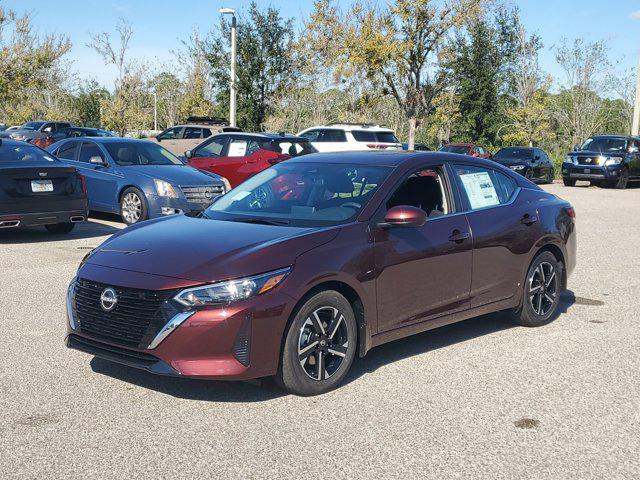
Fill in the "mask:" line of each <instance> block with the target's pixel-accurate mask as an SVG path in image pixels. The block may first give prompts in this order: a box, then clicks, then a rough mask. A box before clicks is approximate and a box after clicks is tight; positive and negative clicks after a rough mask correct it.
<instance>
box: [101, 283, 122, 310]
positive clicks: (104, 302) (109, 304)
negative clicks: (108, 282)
mask: <svg viewBox="0 0 640 480" xmlns="http://www.w3.org/2000/svg"><path fill="white" fill-rule="evenodd" d="M117 304H118V295H117V294H116V291H115V290H114V289H113V288H105V289H104V291H103V292H102V295H100V306H101V307H102V309H103V310H104V311H105V312H110V311H111V310H113V309H114V308H116V305H117Z"/></svg>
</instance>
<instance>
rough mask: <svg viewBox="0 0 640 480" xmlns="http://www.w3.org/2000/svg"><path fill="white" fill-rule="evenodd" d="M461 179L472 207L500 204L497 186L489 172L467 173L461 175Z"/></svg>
mask: <svg viewBox="0 0 640 480" xmlns="http://www.w3.org/2000/svg"><path fill="white" fill-rule="evenodd" d="M460 179H461V180H462V184H463V185H464V189H465V191H466V192H467V197H468V198H469V203H470V204H471V208H472V209H474V210H475V209H478V208H484V207H491V206H493V205H499V204H500V200H499V199H498V194H497V192H496V188H495V187H494V185H493V181H492V180H491V177H490V176H489V174H488V173H487V172H478V173H467V174H465V175H460Z"/></svg>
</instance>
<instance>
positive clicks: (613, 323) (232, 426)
mask: <svg viewBox="0 0 640 480" xmlns="http://www.w3.org/2000/svg"><path fill="white" fill-rule="evenodd" d="M544 188H545V189H548V190H549V191H551V192H553V193H557V194H559V195H560V196H562V197H563V198H566V199H567V200H569V201H571V202H572V203H573V205H574V207H575V209H576V212H577V226H578V265H577V267H576V270H575V272H574V274H573V276H572V277H571V278H570V279H569V288H570V291H569V292H567V294H566V295H565V296H564V300H563V305H562V309H563V311H564V313H563V314H562V315H560V317H559V318H558V319H557V320H556V321H555V322H554V323H552V324H550V325H548V326H545V327H542V328H538V329H527V328H522V327H511V326H510V325H509V324H508V323H505V322H504V320H503V319H502V318H500V316H492V317H482V318H477V319H472V320H469V321H466V322H463V323H460V324H457V325H452V326H448V327H444V328H441V329H439V330H434V331H431V332H427V333H424V334H421V335H418V336H415V337H411V338H408V339H405V340H400V341H397V342H394V343H391V344H388V345H384V346H382V347H379V348H377V349H374V350H372V351H371V352H370V353H369V355H368V356H367V357H366V358H365V359H363V360H361V361H359V362H358V363H357V364H356V365H355V367H354V369H353V371H352V372H351V374H350V375H349V377H348V379H347V382H346V384H345V385H344V386H342V387H341V388H339V389H338V390H336V391H333V392H331V393H329V394H326V395H323V396H321V397H315V398H299V397H295V396H291V395H284V394H283V393H282V392H280V391H279V390H277V389H276V388H275V387H272V386H270V385H259V384H252V383H223V382H203V381H192V380H186V379H175V378H164V377H154V376H151V375H150V374H146V373H142V372H138V371H136V370H133V369H130V368H126V367H122V366H118V365H113V364H110V363H108V362H106V361H102V360H98V359H92V358H91V357H90V356H88V355H86V354H83V353H80V352H75V351H70V350H67V349H66V348H65V347H64V346H63V343H62V340H63V334H64V330H65V323H64V322H65V321H64V298H65V292H66V287H67V284H68V282H69V280H70V279H71V278H72V277H73V276H74V273H75V271H76V268H77V266H78V264H79V262H80V259H81V258H82V257H83V256H84V255H85V254H86V253H87V249H88V248H91V247H93V246H96V245H98V244H99V243H100V242H101V241H103V240H104V239H105V238H107V236H108V235H110V234H111V233H113V232H114V231H116V229H117V228H121V227H122V225H121V224H119V223H117V222H115V221H114V219H113V218H107V217H101V218H100V219H94V220H92V221H91V222H89V223H87V224H86V225H83V226H81V227H80V228H78V229H77V230H76V231H75V232H74V233H73V234H71V235H70V236H68V237H56V238H53V237H51V236H49V235H48V234H47V233H46V232H45V231H44V229H31V230H25V231H15V232H14V231H0V291H1V295H0V305H1V307H2V308H1V310H0V311H1V312H2V318H1V319H0V322H1V325H2V332H3V333H2V335H1V336H0V352H1V355H2V361H1V362H0V429H1V432H0V451H1V452H2V453H1V454H0V472H2V476H3V477H4V478H66V477H77V478H95V477H98V476H100V477H107V478H126V477H128V476H131V477H134V478H139V477H143V476H144V477H148V478H296V479H299V478H320V477H322V478H334V479H341V478H390V477H395V478H399V477H402V478H425V477H428V478H531V479H542V478H549V479H561V478H562V479H564V478H576V479H577V478H579V479H585V478H638V476H639V475H640V455H639V454H638V452H640V374H639V372H640V335H639V332H640V326H639V324H640V311H639V309H638V292H639V291H640V274H639V272H640V249H639V247H638V243H639V241H640V222H638V214H639V213H640V188H633V189H629V190H625V191H617V190H603V189H599V188H596V187H591V188H587V187H583V188H580V187H578V188H565V187H563V186H562V185H560V184H554V185H550V186H545V187H544Z"/></svg>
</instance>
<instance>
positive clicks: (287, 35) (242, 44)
mask: <svg viewBox="0 0 640 480" xmlns="http://www.w3.org/2000/svg"><path fill="white" fill-rule="evenodd" d="M293 30H294V28H293V20H292V19H288V20H284V19H283V18H282V17H280V13H279V12H278V10H276V9H275V8H272V7H269V8H267V9H266V10H260V9H259V8H258V5H257V4H256V2H251V4H250V6H249V12H248V16H246V17H245V16H244V15H240V18H239V20H238V30H237V69H236V71H237V82H236V86H237V90H238V105H237V121H238V126H240V127H241V128H243V129H246V130H261V129H262V128H263V123H264V121H265V119H266V117H267V116H268V115H269V113H270V112H271V111H272V107H271V102H272V101H274V100H275V99H276V97H277V96H278V94H279V92H281V91H282V90H283V89H284V88H285V86H286V85H288V84H289V83H290V82H291V81H292V79H293V77H294V76H295V70H294V65H293V62H292V57H291V54H290V51H291V48H290V47H291V43H292V40H293V33H292V32H293ZM229 35H230V24H229V22H228V21H227V20H225V19H224V17H222V18H221V20H220V27H219V29H218V30H217V31H216V32H213V34H212V35H211V36H210V38H209V39H208V41H207V42H206V44H205V48H204V51H205V55H206V58H207V60H208V61H209V64H210V67H211V71H212V77H213V79H214V82H215V85H216V87H217V100H218V111H217V113H218V114H219V115H220V116H226V115H227V112H228V111H229V108H228V107H229V58H230V53H229Z"/></svg>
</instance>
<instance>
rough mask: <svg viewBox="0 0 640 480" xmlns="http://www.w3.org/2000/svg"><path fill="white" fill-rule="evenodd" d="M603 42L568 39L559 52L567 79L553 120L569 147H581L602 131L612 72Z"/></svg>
mask: <svg viewBox="0 0 640 480" xmlns="http://www.w3.org/2000/svg"><path fill="white" fill-rule="evenodd" d="M608 52H609V49H608V47H607V44H606V43H605V42H604V41H597V42H588V41H586V40H584V39H581V38H578V39H576V40H574V41H573V42H572V43H569V42H568V41H567V40H566V39H565V40H563V41H562V43H561V44H560V45H559V46H558V47H557V48H556V50H555V53H556V61H557V62H558V64H559V65H560V67H561V68H562V71H563V73H564V79H563V81H561V82H560V89H561V90H560V94H559V95H558V96H557V97H556V101H555V102H554V103H553V106H552V110H553V117H554V119H555V121H556V122H557V123H558V126H559V127H560V130H561V134H562V135H563V136H564V138H565V141H567V142H570V145H575V144H577V143H581V142H582V141H584V140H585V139H586V138H587V137H589V136H590V135H593V134H594V133H597V132H598V131H600V130H601V129H602V127H603V122H604V119H605V115H604V113H605V108H606V107H607V105H606V103H605V102H604V101H603V97H604V96H605V95H607V94H608V93H609V92H610V86H611V78H610V77H607V75H606V73H605V72H608V71H610V70H611V69H612V66H611V63H610V61H609V55H608Z"/></svg>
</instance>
